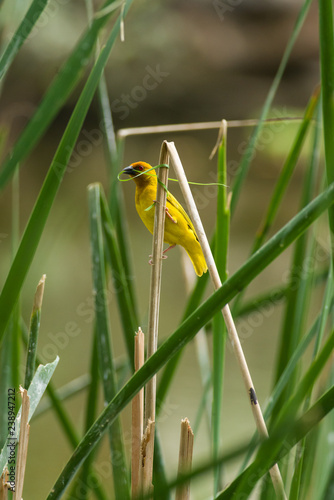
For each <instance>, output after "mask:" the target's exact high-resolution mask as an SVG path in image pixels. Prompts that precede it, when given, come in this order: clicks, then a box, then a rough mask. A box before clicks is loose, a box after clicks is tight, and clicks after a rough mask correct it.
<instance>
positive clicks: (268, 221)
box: [233, 87, 320, 314]
mask: <svg viewBox="0 0 334 500" xmlns="http://www.w3.org/2000/svg"><path fill="white" fill-rule="evenodd" d="M319 93H320V88H318V87H317V88H316V90H315V91H314V92H313V94H312V96H311V98H310V100H309V102H308V105H307V107H306V110H305V113H304V117H303V120H302V122H301V124H300V126H299V129H298V131H297V134H296V137H295V140H294V142H293V144H292V147H291V149H290V151H289V154H288V157H287V159H286V161H285V162H284V165H283V168H282V170H281V173H280V175H279V178H278V180H277V182H276V185H275V188H274V192H273V194H272V197H271V199H270V203H269V206H268V209H267V212H266V214H265V216H264V219H263V221H262V223H261V225H260V228H259V229H258V231H257V233H256V237H255V240H254V243H253V247H252V250H251V254H252V253H254V252H256V250H258V249H259V248H260V247H261V245H262V244H263V242H264V241H265V239H266V236H267V234H268V233H269V231H270V229H271V227H272V225H273V223H274V220H275V217H276V215H277V212H278V210H279V208H280V204H281V201H282V199H283V196H284V194H285V192H286V190H287V187H288V185H289V182H290V179H291V177H292V174H293V172H294V169H295V167H296V164H297V161H298V158H299V156H300V152H301V149H302V147H303V144H304V141H305V139H306V135H307V132H308V129H309V126H310V123H311V120H312V117H313V114H314V111H315V109H316V106H317V103H318V100H319ZM242 298H243V294H242V293H241V294H240V295H239V296H238V298H237V300H236V301H235V304H234V306H233V313H234V314H236V313H237V311H238V308H239V307H240V303H241V300H242Z"/></svg>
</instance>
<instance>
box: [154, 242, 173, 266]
mask: <svg viewBox="0 0 334 500" xmlns="http://www.w3.org/2000/svg"><path fill="white" fill-rule="evenodd" d="M175 246H176V245H170V246H169V247H168V248H166V250H164V251H163V252H162V255H161V259H162V260H164V259H167V258H168V255H165V254H166V252H168V250H170V249H171V248H174V247H175ZM149 258H150V260H149V261H148V263H149V264H150V266H152V265H153V255H149Z"/></svg>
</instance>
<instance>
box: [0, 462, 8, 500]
mask: <svg viewBox="0 0 334 500" xmlns="http://www.w3.org/2000/svg"><path fill="white" fill-rule="evenodd" d="M7 480H8V470H7V467H6V468H5V469H4V471H3V473H2V475H1V477H0V500H7V499H8V484H7Z"/></svg>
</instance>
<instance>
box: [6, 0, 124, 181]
mask: <svg viewBox="0 0 334 500" xmlns="http://www.w3.org/2000/svg"><path fill="white" fill-rule="evenodd" d="M113 1H114V0H107V1H106V3H105V4H104V6H103V7H105V6H107V5H110V4H111V3H112V2H113ZM131 3H132V0H125V5H124V10H123V17H125V16H126V14H127V12H128V10H129V7H130V5H131ZM103 7H102V8H103ZM110 16H111V13H110V14H108V15H106V16H104V17H100V18H95V19H94V21H93V23H92V25H91V27H90V28H88V30H87V31H86V32H85V33H84V35H83V37H82V38H81V40H80V41H79V43H78V45H77V48H76V49H75V50H74V51H73V52H72V53H71V55H70V57H69V58H68V60H67V61H66V63H65V64H64V66H63V67H62V69H61V70H60V72H59V73H58V75H57V77H56V78H55V80H54V82H53V83H52V84H51V86H50V88H49V90H48V92H47V94H46V95H45V97H44V99H43V101H42V102H41V104H40V105H39V107H38V109H37V111H36V113H35V114H34V116H33V117H32V119H31V120H30V122H29V124H28V125H27V127H26V128H25V130H24V131H23V133H22V135H21V136H20V138H19V140H18V141H17V143H16V144H15V146H14V148H13V150H12V152H11V154H10V156H8V158H7V159H6V160H5V162H4V164H3V167H2V169H1V171H0V189H2V188H3V187H4V186H5V185H6V183H7V182H8V181H9V179H10V177H11V176H12V175H13V172H14V169H15V167H16V166H17V165H18V164H19V163H20V162H21V161H22V160H23V159H24V158H25V157H26V156H27V155H28V154H29V152H30V151H31V150H32V149H33V147H34V146H35V145H36V143H37V142H38V140H39V139H40V138H41V136H42V135H43V134H44V132H45V131H46V129H47V128H48V126H49V125H50V123H51V122H52V120H53V118H54V117H55V116H56V115H57V113H58V112H59V110H60V109H61V107H62V105H63V104H64V103H65V102H66V99H67V98H68V97H69V95H70V93H71V92H72V90H73V89H74V87H75V85H76V84H77V83H78V82H79V80H80V78H81V76H82V73H83V70H84V68H85V67H86V66H87V64H88V62H89V57H90V55H91V54H92V51H93V49H94V46H95V43H96V40H97V37H98V35H99V32H100V30H101V29H102V28H103V26H105V24H106V22H107V21H108V19H109V17H110ZM120 23H121V16H119V17H118V19H117V21H116V23H115V25H114V27H113V29H112V32H111V35H110V36H109V40H110V38H116V36H117V35H118V33H119V29H120ZM109 43H110V42H107V44H108V45H109Z"/></svg>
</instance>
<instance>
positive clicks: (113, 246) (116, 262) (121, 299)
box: [100, 189, 139, 371]
mask: <svg viewBox="0 0 334 500" xmlns="http://www.w3.org/2000/svg"><path fill="white" fill-rule="evenodd" d="M100 202H101V216H102V224H103V231H104V237H105V242H106V255H107V259H108V262H109V263H110V267H111V271H112V274H113V283H114V291H115V294H116V299H117V302H118V311H119V314H120V319H121V322H122V326H123V334H124V339H125V343H126V346H127V351H128V357H129V362H130V365H131V367H132V371H133V370H134V364H133V363H134V361H133V360H134V345H133V339H134V335H135V331H136V329H137V328H138V323H139V322H138V318H137V315H136V311H135V310H134V308H133V301H132V300H131V296H130V293H129V289H128V286H127V283H128V280H127V277H126V275H125V270H124V267H123V265H122V259H121V255H120V249H119V247H118V241H117V235H116V231H115V227H114V224H113V222H112V219H111V215H110V211H109V207H108V204H107V200H106V198H105V196H104V192H103V190H102V189H101V200H100Z"/></svg>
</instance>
